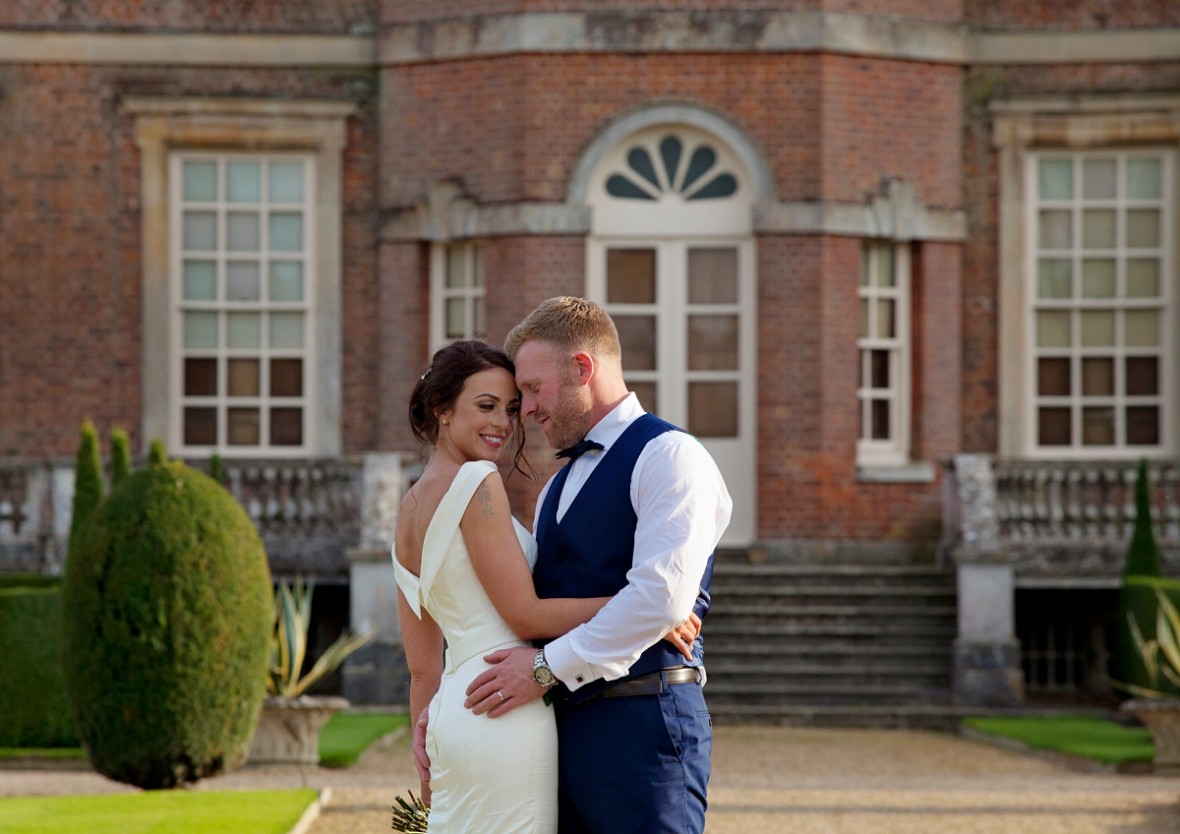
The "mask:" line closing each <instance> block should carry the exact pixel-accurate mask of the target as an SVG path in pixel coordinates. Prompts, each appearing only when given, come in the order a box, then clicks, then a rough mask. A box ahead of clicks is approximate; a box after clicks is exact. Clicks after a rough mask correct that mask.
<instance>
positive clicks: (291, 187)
mask: <svg viewBox="0 0 1180 834" xmlns="http://www.w3.org/2000/svg"><path fill="white" fill-rule="evenodd" d="M270 200H271V202H272V203H301V202H303V163H302V162H272V163H271V164H270Z"/></svg>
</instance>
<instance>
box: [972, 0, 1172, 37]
mask: <svg viewBox="0 0 1180 834" xmlns="http://www.w3.org/2000/svg"><path fill="white" fill-rule="evenodd" d="M964 7H965V8H964V16H965V19H966V21H967V22H968V23H969V24H970V25H972V26H978V27H980V28H982V29H986V30H990V31H1021V30H1044V31H1052V32H1061V31H1072V30H1079V29H1130V28H1137V27H1157V26H1180V3H1177V2H1175V0H1119V2H1117V3H1112V2H1110V0H1037V2H1028V0H965V2H964Z"/></svg>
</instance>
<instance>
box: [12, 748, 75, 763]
mask: <svg viewBox="0 0 1180 834" xmlns="http://www.w3.org/2000/svg"><path fill="white" fill-rule="evenodd" d="M85 758H86V751H85V750H83V749H82V748H81V747H0V760H3V759H85Z"/></svg>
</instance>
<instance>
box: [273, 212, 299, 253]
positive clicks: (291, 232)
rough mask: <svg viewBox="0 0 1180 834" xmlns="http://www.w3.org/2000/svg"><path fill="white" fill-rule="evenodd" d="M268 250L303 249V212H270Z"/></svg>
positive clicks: (287, 250) (288, 250)
mask: <svg viewBox="0 0 1180 834" xmlns="http://www.w3.org/2000/svg"><path fill="white" fill-rule="evenodd" d="M270 251H272V252H302V251H303V214H302V213H300V212H295V211H283V212H278V211H276V212H272V213H271V215H270Z"/></svg>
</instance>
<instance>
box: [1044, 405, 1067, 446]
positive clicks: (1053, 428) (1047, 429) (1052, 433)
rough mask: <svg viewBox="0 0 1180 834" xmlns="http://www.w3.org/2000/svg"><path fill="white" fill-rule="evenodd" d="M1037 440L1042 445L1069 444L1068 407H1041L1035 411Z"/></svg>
mask: <svg viewBox="0 0 1180 834" xmlns="http://www.w3.org/2000/svg"><path fill="white" fill-rule="evenodd" d="M1037 441H1038V442H1039V443H1040V444H1041V445H1042V446H1068V445H1070V442H1071V441H1070V428H1069V409H1068V408H1042V409H1039V410H1038V411H1037Z"/></svg>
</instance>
